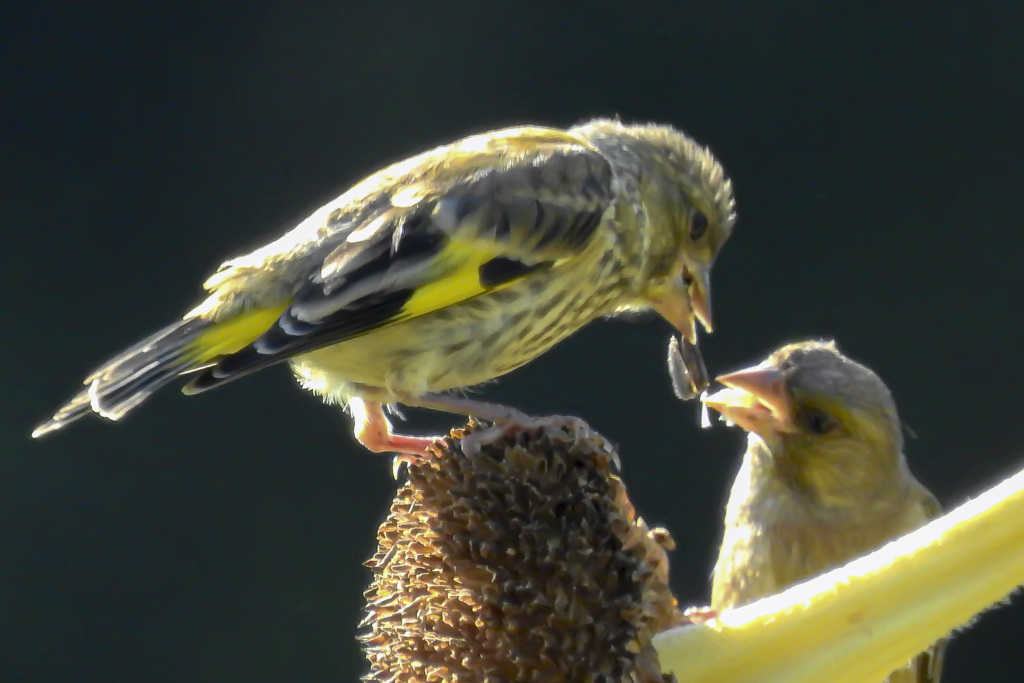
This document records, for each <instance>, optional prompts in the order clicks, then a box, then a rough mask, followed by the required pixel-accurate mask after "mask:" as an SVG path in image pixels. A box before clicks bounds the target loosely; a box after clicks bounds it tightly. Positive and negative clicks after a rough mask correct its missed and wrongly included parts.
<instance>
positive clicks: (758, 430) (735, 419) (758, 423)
mask: <svg viewBox="0 0 1024 683" xmlns="http://www.w3.org/2000/svg"><path fill="white" fill-rule="evenodd" d="M716 380H717V381H718V382H719V383H721V384H724V385H725V386H726V387H728V388H727V389H722V390H721V391H716V392H715V393H714V394H711V395H710V396H708V397H707V398H705V399H704V404H705V405H706V406H708V407H709V408H712V409H713V410H717V411H718V412H719V413H721V414H722V417H724V418H725V419H726V420H728V421H730V422H732V423H734V424H736V425H738V426H740V427H742V428H743V429H745V430H747V431H748V432H753V433H755V434H757V435H759V436H761V437H767V436H768V435H769V434H772V433H791V432H794V431H796V427H795V425H794V422H793V402H792V400H791V399H790V398H789V394H788V393H787V392H786V383H785V377H784V376H783V374H782V372H780V371H779V369H778V368H777V367H775V366H774V365H771V364H769V363H767V362H764V363H761V364H760V365H755V366H754V367H751V368H746V369H744V370H738V371H737V372H731V373H729V374H727V375H722V376H721V377H717V378H716Z"/></svg>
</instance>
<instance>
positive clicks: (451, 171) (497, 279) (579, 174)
mask: <svg viewBox="0 0 1024 683" xmlns="http://www.w3.org/2000/svg"><path fill="white" fill-rule="evenodd" d="M612 180H613V172H612V168H611V166H610V165H609V163H608V161H607V160H606V159H605V158H604V157H603V156H601V154H600V153H598V152H597V150H596V149H594V148H593V147H591V146H590V145H589V144H588V143H586V142H585V141H582V140H580V139H579V138H576V137H574V136H572V135H570V134H568V133H565V132H563V131H558V130H553V129H544V128H520V129H510V130H508V131H503V132H499V133H492V134H489V135H484V136H477V137H472V138H467V139H466V140H463V141H461V142H459V143H456V144H455V145H452V146H450V147H448V148H441V149H439V150H435V151H434V152H431V153H427V154H425V155H421V156H420V157H414V158H413V159H411V160H409V161H406V162H401V163H399V164H396V165H395V166H393V167H391V168H389V169H385V170H384V171H382V172H381V173H379V174H377V175H375V176H371V177H370V178H369V179H367V180H366V181H364V182H363V183H361V184H360V185H357V186H356V187H355V188H353V190H352V191H350V192H349V193H346V195H343V196H342V197H341V198H339V203H340V204H341V206H339V208H338V209H337V210H335V211H333V212H329V213H326V214H325V215H326V216H327V217H328V219H329V220H330V221H332V223H333V224H332V225H331V226H326V227H325V228H324V229H323V233H322V234H324V235H325V237H324V239H323V240H322V242H321V243H319V244H318V245H317V249H316V253H315V256H313V257H310V256H306V258H312V263H313V266H312V267H311V268H310V269H309V270H308V271H307V272H306V273H305V275H304V277H303V278H302V280H301V282H300V283H299V284H298V286H297V288H296V290H297V291H296V293H295V295H294V298H293V299H292V300H291V302H290V303H289V304H288V305H287V307H286V308H285V309H284V311H283V312H282V313H281V314H280V316H279V317H278V319H277V320H276V322H275V323H274V324H273V325H271V326H270V327H269V329H267V330H266V331H264V332H263V333H262V334H261V335H260V336H259V337H257V338H256V339H254V340H253V341H252V342H251V343H250V344H248V345H247V346H245V347H244V348H242V349H241V350H239V351H237V352H235V353H232V354H231V355H228V356H225V357H224V358H222V359H220V360H219V362H218V363H217V364H216V365H215V366H213V367H210V368H208V369H206V370H204V371H202V373H201V374H199V375H198V376H197V377H196V379H195V380H194V381H193V382H192V383H191V384H190V385H189V387H188V390H189V391H191V392H196V391H202V390H205V389H208V388H212V387H213V386H216V385H218V384H221V383H223V382H225V381H227V380H230V379H235V378H237V377H240V376H242V375H245V374H248V373H250V372H253V371H255V370H257V369H259V368H261V367H264V366H267V365H271V364H274V363H277V362H280V361H282V360H285V359H287V358H290V357H292V356H294V355H296V354H300V353H304V352H308V351H311V350H314V349H317V348H321V347H324V346H329V345H331V344H335V343H338V342H341V341H344V340H346V339H351V338H353V337H356V336H359V335H362V334H366V333H368V332H371V331H373V330H375V329H379V328H381V327H385V326H389V325H394V324H396V323H399V322H402V321H406V320H409V319H412V318H417V317H419V316H423V315H426V314H428V313H431V312H433V311H437V310H439V309H442V308H446V307H449V306H452V305H455V304H458V303H460V302H464V301H467V300H469V299H472V298H474V297H477V296H479V295H481V294H484V293H487V292H490V291H493V290H495V289H499V288H501V287H504V286H507V285H508V284H510V283H512V282H515V281H516V280H518V279H520V278H523V277H525V276H527V275H528V274H529V273H531V272H534V271H536V270H538V269H545V268H552V267H555V266H557V265H558V264H559V263H560V262H563V261H565V260H569V259H572V258H573V257H575V256H577V255H579V254H580V253H581V252H582V251H583V250H584V249H586V247H587V246H588V245H589V244H590V243H591V242H592V240H593V237H594V234H595V232H596V230H597V227H598V226H599V225H600V224H601V221H602V220H603V218H604V217H605V214H606V212H607V211H608V209H609V207H611V205H612V203H613V199H614V192H613V188H612ZM353 193H355V197H354V198H353ZM215 282H217V283H220V282H224V283H227V285H226V286H231V287H233V288H235V289H236V290H237V289H239V282H238V280H237V279H231V278H221V279H220V280H216V281H215ZM241 285H242V289H243V291H242V292H241V294H242V295H243V296H244V281H242V282H241ZM214 295H216V292H214Z"/></svg>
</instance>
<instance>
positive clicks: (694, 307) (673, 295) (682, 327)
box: [649, 266, 714, 344]
mask: <svg viewBox="0 0 1024 683" xmlns="http://www.w3.org/2000/svg"><path fill="white" fill-rule="evenodd" d="M649 303H650V305H651V308H653V309H654V310H655V311H657V312H658V315H660V316H661V317H662V318H664V319H665V320H667V321H668V322H669V323H670V324H671V325H672V327H674V328H676V329H677V330H679V334H680V335H682V337H683V339H685V340H686V341H688V342H689V343H691V344H696V343H697V326H696V321H698V320H699V321H700V324H701V326H702V327H703V328H704V329H705V330H706V331H707V332H708V334H710V333H711V332H712V331H713V329H714V327H713V323H712V320H711V277H710V273H709V272H708V269H707V268H704V267H701V266H696V267H689V266H686V267H684V271H683V275H682V276H680V277H678V278H675V279H673V280H672V281H671V282H670V284H669V286H668V288H667V289H666V290H665V291H663V292H661V293H659V294H657V295H656V296H653V297H651V298H650V299H649Z"/></svg>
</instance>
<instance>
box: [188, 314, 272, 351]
mask: <svg viewBox="0 0 1024 683" xmlns="http://www.w3.org/2000/svg"><path fill="white" fill-rule="evenodd" d="M287 307H288V302H285V303H282V304H281V305H279V306H274V307H271V308H253V309H251V310H248V311H246V312H244V313H242V314H241V315H238V316H236V317H234V318H230V319H228V320H224V321H222V322H219V323H216V324H215V325H213V326H212V327H210V328H209V329H207V330H205V331H204V332H203V333H202V334H200V335H199V336H198V337H197V338H196V339H195V341H193V342H192V343H191V344H190V346H191V348H192V350H193V352H194V353H195V354H196V355H195V360H197V361H199V362H205V361H209V360H213V359H214V358H218V357H220V356H225V355H228V354H232V353H236V352H237V351H241V350H242V349H244V348H245V347H246V346H248V345H249V344H251V343H252V342H253V341H255V340H256V338H257V337H259V336H260V335H261V334H263V333H264V332H266V331H267V330H268V329H269V328H270V326H271V325H273V324H274V321H276V320H277V319H278V318H279V317H281V313H283V312H284V309H286V308H287Z"/></svg>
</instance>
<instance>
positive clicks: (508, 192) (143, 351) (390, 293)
mask: <svg viewBox="0 0 1024 683" xmlns="http://www.w3.org/2000/svg"><path fill="white" fill-rule="evenodd" d="M734 218H735V214H734V209H733V193H732V185H731V183H730V181H729V180H728V179H727V178H726V176H725V173H724V172H723V170H722V167H721V166H720V165H719V164H718V162H717V161H716V160H715V159H714V157H713V156H712V155H711V153H710V152H709V151H708V150H707V149H705V148H703V147H701V146H700V145H698V144H697V143H695V142H694V141H693V140H691V139H690V138H689V137H687V136H686V135H685V134H683V133H682V132H680V131H677V130H674V129H673V128H671V127H669V126H664V125H625V124H622V123H620V122H618V121H614V120H604V119H597V120H593V121H590V122H588V123H584V124H582V125H579V126H576V127H573V128H570V129H568V130H557V129H550V128H541V127H519V128H509V129H505V130H498V131H494V132H490V133H484V134H481V135H475V136H472V137H468V138H465V139H462V140H459V141H457V142H455V143H452V144H450V145H446V146H443V147H439V148H437V149H434V150H432V151H428V152H426V153H423V154H420V155H418V156H414V157H412V158H410V159H407V160H405V161H401V162H398V163H396V164H394V165H392V166H389V167H387V168H385V169H383V170H381V171H379V172H377V173H375V174H373V175H371V176H369V177H368V178H366V179H365V180H363V181H362V182H360V183H358V184H356V185H355V186H354V187H352V188H351V189H349V190H348V191H347V192H345V193H344V194H342V195H341V196H340V197H338V198H337V199H335V200H334V201H332V202H330V203H328V204H327V205H325V206H323V207H321V208H320V209H318V210H317V211H316V212H314V213H313V214H312V215H311V216H309V217H308V218H307V219H306V220H304V221H302V222H301V223H300V224H299V225H298V226H297V227H295V228H294V229H293V230H291V231H290V232H288V233H287V234H285V235H284V236H282V237H281V238H279V239H277V240H275V241H273V242H271V243H270V244H267V245H266V246H264V247H262V248H260V249H257V250H256V251H254V252H252V253H250V254H248V255H245V256H242V257H239V258H235V259H232V260H229V261H227V262H226V263H224V264H223V265H222V266H221V267H220V269H219V270H218V271H217V272H216V273H214V275H213V276H212V277H210V278H209V279H208V280H207V281H206V283H205V285H204V286H205V289H206V290H207V291H208V297H207V298H206V300H205V301H203V302H202V303H200V304H199V305H198V306H197V307H196V308H194V309H193V310H191V311H190V312H188V313H186V314H185V315H184V317H183V318H182V319H181V320H179V321H177V322H174V323H172V324H171V325H169V326H168V327H165V328H164V329H162V330H160V331H159V332H157V333H155V334H153V335H152V336H150V337H147V338H146V339H144V340H142V341H141V342H139V343H137V344H136V345H135V346H132V347H131V348H129V349H127V350H126V351H124V352H122V353H120V354H118V355H117V356H115V357H113V358H112V359H110V360H109V361H108V362H107V363H105V364H104V365H102V366H101V367H100V368H99V369H97V370H96V371H94V372H93V373H92V374H90V375H89V376H88V377H87V378H86V379H85V384H86V389H85V390H83V391H82V392H81V393H79V394H78V395H77V396H75V397H74V398H73V399H72V400H71V401H70V402H69V403H68V404H67V405H66V406H64V407H63V408H61V409H60V410H59V411H58V412H57V413H56V414H55V415H54V416H53V419H52V420H50V421H49V422H46V423H45V424H43V425H41V426H40V427H38V428H37V429H36V430H35V431H34V432H33V436H36V437H38V436H41V435H43V434H46V433H48V432H51V431H53V430H56V429H59V428H61V427H63V426H64V425H66V424H68V423H69V422H72V421H74V420H76V419H78V418H80V417H82V416H84V415H87V414H89V413H91V412H95V413H98V414H99V415H101V416H103V417H106V418H109V419H111V420H117V419H120V418H121V417H123V416H124V415H125V414H127V413H128V412H129V411H130V410H132V409H133V408H135V407H136V406H137V405H139V404H140V403H141V402H142V401H143V400H145V399H146V398H147V397H148V396H149V395H150V394H152V393H153V392H154V391H156V390H157V389H159V388H161V387H163V386H164V385H166V384H169V383H171V382H173V381H175V380H176V379H177V378H178V377H180V376H182V375H189V376H190V381H189V382H188V384H187V385H186V386H185V388H184V391H185V393H198V392H201V391H206V390H207V389H212V388H214V387H217V386H220V385H222V384H224V383H226V382H229V381H231V380H234V379H237V378H239V377H243V376H245V375H248V374H249V373H252V372H254V371H256V370H260V369H262V368H265V367H268V366H270V365H275V364H277V363H281V362H285V361H287V362H289V363H290V364H291V366H292V369H293V371H294V372H295V375H296V376H297V378H298V381H299V382H300V383H301V384H302V386H303V387H305V388H306V389H308V390H310V391H313V392H315V393H317V394H319V395H321V396H323V397H324V398H325V399H326V400H327V402H329V403H340V404H342V405H344V406H346V407H347V409H348V410H349V411H350V412H351V414H352V416H353V418H354V422H355V425H354V432H355V436H356V438H357V439H358V440H359V441H360V442H361V443H362V444H363V445H364V446H366V447H367V448H368V449H370V450H371V451H375V452H395V453H400V454H404V455H403V456H401V457H403V458H404V459H407V460H413V459H415V458H416V457H419V456H423V455H425V453H426V448H427V447H428V446H429V445H430V444H431V443H432V442H433V439H432V438H424V437H413V436H403V435H399V434H395V433H393V432H392V429H391V425H390V423H389V422H388V419H387V417H386V415H385V412H384V405H385V404H391V403H400V404H404V405H407V406H419V407H427V408H433V409H439V410H445V411H449V412H456V413H460V414H465V415H474V416H476V417H480V418H483V419H487V420H496V421H501V420H509V419H511V420H516V419H518V417H521V414H519V413H517V412H516V411H513V410H511V409H507V408H503V407H502V406H495V405H492V404H487V403H483V402H481V401H476V400H471V399H468V398H461V397H458V396H452V395H449V394H446V393H444V392H447V391H449V390H453V389H460V388H464V387H469V386H472V385H476V384H480V383H482V382H485V381H487V380H490V379H493V378H495V377H498V376H500V375H503V374H505V373H507V372H509V371H510V370H512V369H514V368H517V367H519V366H521V365H523V364H524V363H526V362H528V361H530V360H532V359H533V358H536V357H537V356H539V355H540V354H542V353H544V352H545V351H547V350H548V349H549V348H551V347H552V346H553V345H554V344H555V343H557V342H559V341H561V340H562V339H564V338H566V337H567V336H569V335H570V334H572V333H573V332H575V331H576V330H578V329H579V328H580V327H582V326H583V325H585V324H586V323H588V322H590V321H591V320H593V319H595V318H598V317H601V316H606V315H611V314H615V313H618V312H621V311H627V310H637V309H653V310H655V311H656V312H657V313H659V314H660V315H661V316H662V317H664V318H665V319H666V320H667V321H668V322H669V323H671V324H672V325H673V326H674V327H675V328H676V329H677V330H678V331H679V332H680V333H681V334H682V335H683V337H684V338H685V339H687V340H689V341H691V342H694V341H695V339H696V329H695V323H694V319H695V318H696V319H697V320H699V321H700V322H701V323H702V324H703V325H704V327H705V328H707V330H708V331H710V330H711V307H710V298H709V297H710V281H709V272H710V268H711V265H712V263H713V261H714V260H715V257H716V255H717V254H718V252H719V250H720V249H721V248H722V245H723V244H724V243H725V242H726V240H727V239H728V238H729V235H730V234H731V232H732V228H733V222H734Z"/></svg>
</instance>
